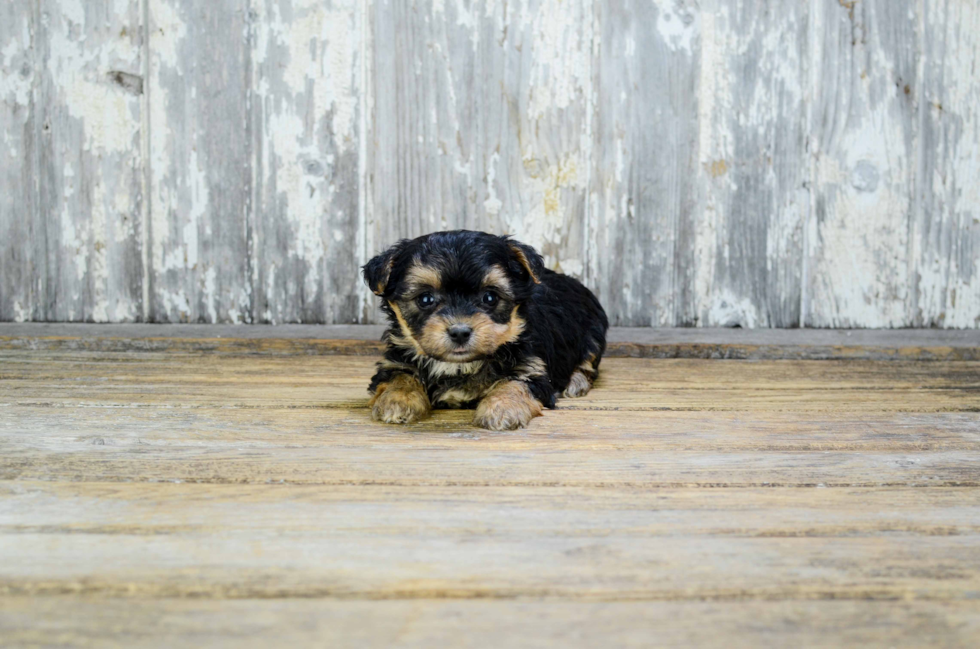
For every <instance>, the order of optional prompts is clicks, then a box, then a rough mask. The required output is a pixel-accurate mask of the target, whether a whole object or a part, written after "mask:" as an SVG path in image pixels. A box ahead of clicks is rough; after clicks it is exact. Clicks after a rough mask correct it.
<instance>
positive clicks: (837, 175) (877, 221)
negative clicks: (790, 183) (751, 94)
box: [804, 0, 922, 327]
mask: <svg viewBox="0 0 980 649" xmlns="http://www.w3.org/2000/svg"><path fill="white" fill-rule="evenodd" d="M818 7H819V10H818V11H816V12H815V13H814V15H812V16H811V20H812V22H813V29H812V31H813V32H814V33H815V34H814V38H815V43H814V52H813V53H812V55H811V62H810V63H811V69H812V72H811V74H812V75H813V76H814V79H815V81H814V87H813V88H812V89H811V92H813V93H814V94H815V95H816V97H815V99H814V103H813V105H812V106H811V111H812V116H811V120H812V125H811V133H810V137H811V153H812V154H813V155H814V156H815V161H816V164H815V170H814V172H813V188H812V191H813V213H812V214H811V220H810V223H809V224H808V225H809V227H808V230H809V232H808V245H809V249H808V250H807V251H806V252H807V255H808V263H809V273H808V276H807V287H806V290H807V292H808V293H807V295H808V302H807V304H806V306H805V309H806V322H805V323H804V324H806V325H809V326H818V327H821V326H822V327H852V326H865V325H867V324H871V323H873V324H874V325H875V326H886V327H896V326H903V325H905V324H907V323H908V322H909V305H910V303H909V299H910V298H909V293H910V279H911V278H910V275H909V273H910V269H909V257H908V254H909V225H910V213H911V210H912V206H913V191H914V188H913V182H914V181H913V172H914V171H915V154H916V150H915V147H916V142H915V133H916V130H917V129H916V119H917V115H918V113H917V111H916V106H915V97H916V92H917V89H918V88H919V85H920V84H921V83H922V79H921V78H920V77H919V57H920V46H921V43H920V34H919V33H918V31H917V27H916V25H917V21H918V17H919V16H918V15H917V14H918V12H917V10H916V8H915V7H910V6H909V3H907V2H894V1H893V0H867V1H864V2H839V3H838V2H831V1H829V0H828V1H825V2H822V3H819V5H818Z"/></svg>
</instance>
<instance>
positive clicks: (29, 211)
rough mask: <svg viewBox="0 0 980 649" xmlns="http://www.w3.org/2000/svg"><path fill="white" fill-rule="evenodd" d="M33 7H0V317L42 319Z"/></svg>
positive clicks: (41, 222)
mask: <svg viewBox="0 0 980 649" xmlns="http://www.w3.org/2000/svg"><path fill="white" fill-rule="evenodd" d="M34 13H35V12H34V7H33V6H32V5H30V4H27V3H23V2H5V3H4V4H3V6H2V7H0V43H4V44H5V48H4V49H3V50H2V51H0V321H4V320H6V321H17V322H22V321H25V320H43V319H44V314H43V310H42V307H41V303H42V302H43V294H42V293H41V291H43V290H44V289H45V288H46V284H45V282H44V281H43V279H42V273H43V268H44V261H45V259H46V257H45V255H44V243H43V241H44V240H43V234H44V231H43V227H44V223H45V222H44V220H43V219H42V218H41V216H40V214H39V213H38V211H37V184H36V182H35V181H36V177H37V164H38V159H37V142H36V136H37V131H36V120H37V113H36V110H35V88H36V86H37V80H38V76H39V75H38V72H37V66H36V63H35V52H34V34H35V25H34V18H35V15H34Z"/></svg>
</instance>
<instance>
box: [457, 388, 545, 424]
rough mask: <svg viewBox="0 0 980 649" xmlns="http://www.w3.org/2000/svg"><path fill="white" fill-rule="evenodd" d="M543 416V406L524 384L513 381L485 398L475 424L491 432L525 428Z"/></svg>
mask: <svg viewBox="0 0 980 649" xmlns="http://www.w3.org/2000/svg"><path fill="white" fill-rule="evenodd" d="M540 414H541V404H540V403H538V401H537V400H536V399H535V398H534V397H532V396H531V394H530V392H529V391H528V389H527V386H526V385H524V384H523V383H519V382H516V381H511V382H509V383H505V384H503V385H501V386H499V387H497V388H494V389H493V390H492V391H491V392H490V394H488V395H487V396H486V397H484V398H483V401H481V402H480V404H479V405H478V406H477V407H476V415H475V416H474V418H473V423H475V424H476V425H477V426H480V427H482V428H486V429H489V430H514V429H516V428H524V427H525V426H527V425H528V424H529V423H530V422H531V420H532V419H534V418H535V417H537V416H538V415H540Z"/></svg>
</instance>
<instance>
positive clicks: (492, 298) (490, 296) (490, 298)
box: [483, 291, 500, 306]
mask: <svg viewBox="0 0 980 649" xmlns="http://www.w3.org/2000/svg"><path fill="white" fill-rule="evenodd" d="M499 299H500V298H498V297H497V295H496V294H495V293H493V292H491V291H487V292H486V293H484V294H483V303H484V304H485V305H487V306H494V305H495V304H497V300H499Z"/></svg>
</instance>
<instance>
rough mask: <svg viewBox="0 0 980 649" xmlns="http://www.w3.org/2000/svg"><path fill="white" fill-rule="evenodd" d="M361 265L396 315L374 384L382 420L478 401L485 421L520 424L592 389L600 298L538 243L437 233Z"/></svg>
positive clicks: (602, 327) (601, 320)
mask: <svg viewBox="0 0 980 649" xmlns="http://www.w3.org/2000/svg"><path fill="white" fill-rule="evenodd" d="M363 270H364V279H365V281H366V282H367V284H368V286H369V287H370V288H371V290H373V291H374V292H375V294H377V295H379V296H381V298H382V304H381V308H382V310H383V311H384V312H385V314H386V315H387V317H388V320H389V323H390V326H389V328H388V330H387V331H386V332H385V334H384V338H383V340H384V341H385V342H386V343H387V348H386V350H385V355H384V360H382V361H381V362H379V363H378V371H377V373H376V374H375V375H374V378H373V379H372V380H371V386H370V387H369V388H368V389H369V391H370V392H371V394H372V395H373V397H372V399H371V408H372V411H371V414H372V417H373V418H374V419H376V420H378V421H383V422H386V423H410V422H413V421H417V420H419V419H422V418H423V417H425V416H426V415H428V414H429V412H430V410H431V409H432V408H476V414H475V418H474V422H475V423H476V424H477V425H478V426H482V427H484V428H489V429H491V430H510V429H514V428H520V427H523V426H526V425H527V424H528V422H530V421H531V419H532V418H534V417H536V416H538V415H540V414H541V411H542V409H543V408H554V407H555V398H556V396H557V395H558V394H559V393H561V394H562V395H563V396H566V397H578V396H582V395H584V394H586V393H587V392H588V391H589V389H591V387H592V383H593V382H594V381H595V379H596V377H597V376H598V372H599V361H600V360H601V358H602V353H603V352H604V351H605V348H606V330H607V329H608V327H609V323H608V321H607V319H606V314H605V312H604V311H603V309H602V305H600V304H599V301H598V300H597V299H596V297H595V296H594V295H593V294H592V293H591V291H589V289H587V288H585V287H584V286H583V285H582V284H581V283H579V282H578V281H577V280H575V279H573V278H571V277H568V276H566V275H562V274H560V273H556V272H554V271H551V270H548V269H547V268H545V267H544V264H543V262H542V259H541V256H540V255H539V254H538V253H537V252H535V250H534V249H533V248H531V247H530V246H527V245H524V244H522V243H519V242H517V241H513V240H511V239H509V238H507V237H498V236H494V235H490V234H486V233H483V232H471V231H468V230H456V231H453V232H437V233H435V234H430V235H427V236H424V237H419V238H418V239H412V240H407V239H406V240H403V241H400V242H398V243H397V244H395V245H394V246H393V247H391V248H390V249H389V250H387V251H386V252H384V253H382V254H380V255H378V256H377V257H375V258H374V259H372V260H371V261H370V262H368V263H367V264H366V265H365V266H364V269H363Z"/></svg>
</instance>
